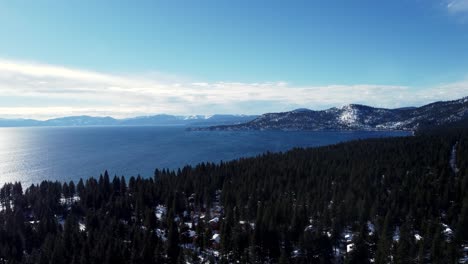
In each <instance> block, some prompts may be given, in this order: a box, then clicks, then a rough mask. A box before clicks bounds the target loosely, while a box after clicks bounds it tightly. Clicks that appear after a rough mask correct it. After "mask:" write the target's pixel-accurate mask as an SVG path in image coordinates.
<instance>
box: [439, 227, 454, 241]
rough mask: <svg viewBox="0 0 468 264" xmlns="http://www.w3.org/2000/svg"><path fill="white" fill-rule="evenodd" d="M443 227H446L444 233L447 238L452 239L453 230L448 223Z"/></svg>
mask: <svg viewBox="0 0 468 264" xmlns="http://www.w3.org/2000/svg"><path fill="white" fill-rule="evenodd" d="M442 227H443V228H444V229H443V230H442V233H443V234H444V236H445V240H447V241H451V240H452V238H453V230H452V229H451V228H450V227H449V226H448V225H447V224H442Z"/></svg>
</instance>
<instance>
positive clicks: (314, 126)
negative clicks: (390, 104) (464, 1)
mask: <svg viewBox="0 0 468 264" xmlns="http://www.w3.org/2000/svg"><path fill="white" fill-rule="evenodd" d="M466 118H468V97H465V98H462V99H459V100H454V101H447V102H435V103H432V104H428V105H424V106H421V107H414V108H413V107H408V108H398V109H386V108H374V107H370V106H365V105H358V104H350V105H346V106H343V107H341V108H336V107H334V108H330V109H327V110H321V111H313V110H308V109H300V110H293V111H290V112H282V113H268V114H264V115H261V116H260V117H258V118H256V119H254V120H252V121H250V122H246V123H243V124H238V125H224V126H211V127H207V128H203V129H206V130H410V131H411V130H412V131H414V130H417V129H419V128H423V127H426V126H440V125H444V124H449V123H453V122H457V121H460V120H463V119H466Z"/></svg>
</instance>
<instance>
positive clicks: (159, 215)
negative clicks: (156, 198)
mask: <svg viewBox="0 0 468 264" xmlns="http://www.w3.org/2000/svg"><path fill="white" fill-rule="evenodd" d="M166 212H167V208H166V207H165V206H164V205H158V206H156V218H157V219H158V220H161V219H162V217H163V216H164V215H165V214H166Z"/></svg>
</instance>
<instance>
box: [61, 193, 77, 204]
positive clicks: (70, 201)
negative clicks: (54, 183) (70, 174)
mask: <svg viewBox="0 0 468 264" xmlns="http://www.w3.org/2000/svg"><path fill="white" fill-rule="evenodd" d="M79 201H80V197H79V196H78V195H75V196H73V197H71V198H65V197H64V196H63V195H62V197H61V198H60V204H62V205H65V204H66V205H71V204H73V203H76V202H79Z"/></svg>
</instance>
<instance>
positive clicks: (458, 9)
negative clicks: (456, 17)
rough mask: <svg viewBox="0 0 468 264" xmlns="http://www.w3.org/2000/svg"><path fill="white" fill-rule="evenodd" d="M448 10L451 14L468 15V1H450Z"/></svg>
mask: <svg viewBox="0 0 468 264" xmlns="http://www.w3.org/2000/svg"><path fill="white" fill-rule="evenodd" d="M447 9H448V11H449V12H451V13H468V0H450V1H448V3H447Z"/></svg>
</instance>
